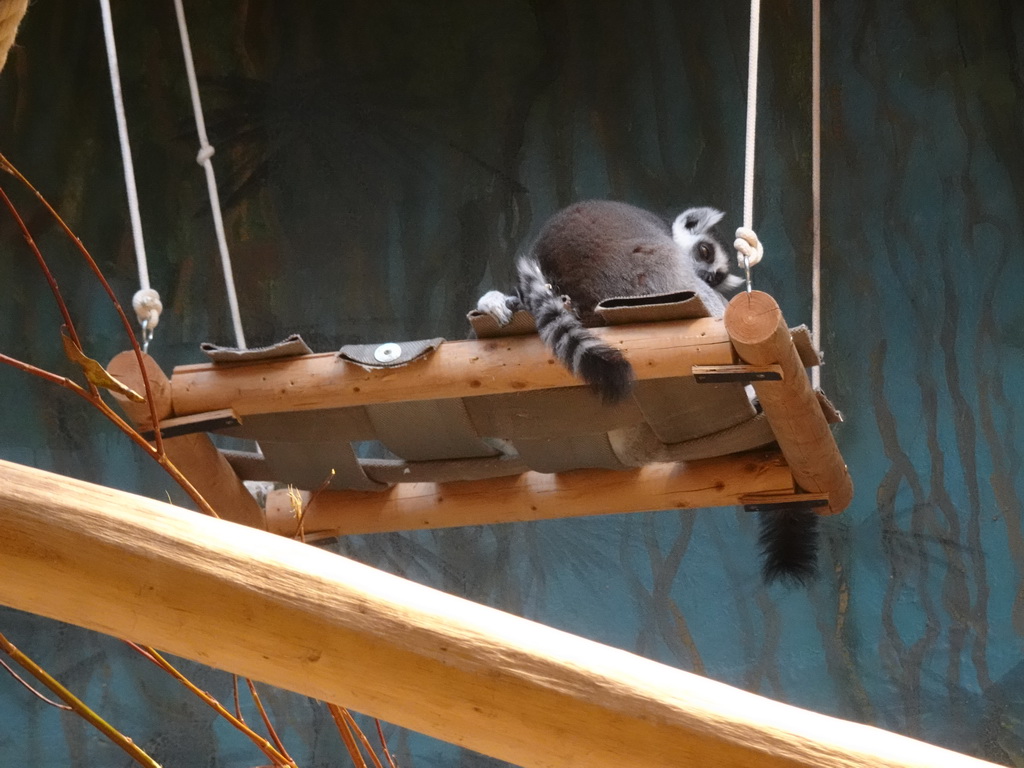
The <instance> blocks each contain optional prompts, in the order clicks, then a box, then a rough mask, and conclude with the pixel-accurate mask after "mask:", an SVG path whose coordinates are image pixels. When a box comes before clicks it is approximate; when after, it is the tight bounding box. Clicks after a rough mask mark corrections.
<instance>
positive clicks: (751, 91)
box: [741, 0, 761, 291]
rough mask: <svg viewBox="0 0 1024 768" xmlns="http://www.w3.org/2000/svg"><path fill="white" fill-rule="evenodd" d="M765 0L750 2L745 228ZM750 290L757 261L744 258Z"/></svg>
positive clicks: (749, 216) (750, 215)
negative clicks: (753, 268)
mask: <svg viewBox="0 0 1024 768" xmlns="http://www.w3.org/2000/svg"><path fill="white" fill-rule="evenodd" d="M760 29H761V0H751V2H750V47H749V51H748V54H747V139H746V151H745V153H744V161H743V163H744V164H743V228H744V229H748V230H752V229H753V228H754V143H755V137H756V132H757V58H758V56H757V53H758V49H759V47H760V39H761V35H760ZM741 256H742V258H741V261H742V262H743V268H744V270H745V271H746V278H747V290H748V291H750V290H751V287H752V286H751V282H750V268H751V267H752V266H753V260H752V259H750V258H749V257H747V256H746V255H742V254H741Z"/></svg>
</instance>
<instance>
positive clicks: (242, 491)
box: [107, 352, 267, 528]
mask: <svg viewBox="0 0 1024 768" xmlns="http://www.w3.org/2000/svg"><path fill="white" fill-rule="evenodd" d="M143 362H144V364H145V366H146V373H147V374H148V376H149V381H150V386H151V387H152V389H153V399H154V401H155V403H156V410H157V418H158V419H160V420H161V421H163V420H164V419H166V418H168V417H170V416H173V415H174V412H173V404H172V402H171V382H170V380H169V379H168V378H167V375H166V374H165V373H164V372H163V371H162V370H161V369H160V366H159V365H157V363H156V361H155V360H154V359H153V358H152V357H150V356H149V355H145V356H143ZM107 371H109V373H110V375H112V376H113V377H115V378H116V379H118V380H119V381H121V382H122V383H124V384H127V385H128V386H129V387H131V388H132V389H134V390H135V391H136V392H139V393H140V394H141V393H144V392H145V391H146V390H145V386H144V384H143V381H142V374H141V373H140V372H139V366H138V361H137V360H136V358H135V353H134V352H121V353H119V354H118V355H116V356H115V357H114V359H113V360H111V361H110V363H109V364H108V365H107ZM115 397H116V399H117V401H118V403H119V404H120V406H121V409H122V410H123V411H124V413H125V415H126V416H127V417H128V420H129V421H131V422H132V423H133V424H134V425H135V427H136V428H138V429H139V430H140V431H144V430H147V429H150V428H152V426H153V424H152V419H151V417H150V410H149V405H148V404H146V403H133V402H131V401H130V400H128V399H127V398H125V397H121V396H115ZM163 442H164V451H165V452H166V453H167V457H168V458H169V459H170V460H171V462H172V463H173V464H174V465H175V466H176V467H177V468H178V469H179V470H180V471H181V473H182V474H183V475H185V477H187V478H188V480H189V482H190V483H192V485H194V486H195V488H196V490H197V491H199V493H201V494H202V495H203V498H204V499H206V500H207V501H208V502H209V503H210V506H212V507H213V508H214V510H215V511H216V512H217V514H218V515H220V516H221V517H222V518H224V519H226V520H232V521H234V522H236V523H242V524H243V525H251V526H254V527H256V528H266V525H267V524H266V519H265V515H264V514H263V510H262V509H260V506H259V504H257V503H256V500H255V499H254V498H253V497H252V494H250V493H249V491H247V490H246V488H245V486H244V485H243V484H242V481H241V480H239V479H238V476H237V475H236V474H235V471H234V470H233V469H232V468H231V465H230V464H228V462H227V459H225V458H224V456H223V455H221V453H220V451H218V450H217V447H216V446H215V445H214V444H213V441H211V440H210V437H209V435H207V434H206V433H203V432H197V433H193V434H190V435H182V436H180V437H171V438H166V439H165V440H164V441H163Z"/></svg>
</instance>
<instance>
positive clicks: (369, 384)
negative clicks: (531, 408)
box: [172, 318, 734, 417]
mask: <svg viewBox="0 0 1024 768" xmlns="http://www.w3.org/2000/svg"><path fill="white" fill-rule="evenodd" d="M593 330H594V332H595V333H597V334H598V335H600V336H602V337H603V338H604V340H605V341H606V342H608V343H609V344H611V345H613V346H615V347H618V348H620V349H623V350H624V351H626V353H627V357H628V358H629V360H630V362H631V363H632V364H633V368H634V370H635V372H636V376H637V378H639V379H656V378H665V377H671V376H689V375H690V371H691V368H692V366H694V365H724V364H728V363H732V362H734V359H733V351H732V347H731V345H730V344H729V338H728V336H727V335H726V333H725V328H724V326H723V325H722V321H721V319H716V318H702V319H699V320H686V321H680V322H676V323H658V324H657V325H655V326H650V325H647V326H644V325H634V326H627V325H622V326H613V327H610V328H595V329H593ZM172 382H173V384H172V397H173V403H174V413H175V415H177V416H186V415H188V414H192V413H204V412H206V411H216V410H220V409H221V408H233V409H234V411H235V413H237V414H238V415H239V416H242V417H244V416H246V415H249V414H254V413H275V412H279V411H299V410H314V409H319V408H336V407H342V406H348V405H366V404H369V403H390V402H400V401H406V400H432V399H435V398H453V397H472V396H474V395H493V394H502V393H508V392H521V391H524V390H534V389H549V388H553V387H575V386H581V385H582V382H581V381H580V380H579V379H577V378H575V377H574V376H573V375H572V374H571V373H569V371H568V370H566V369H565V368H564V367H563V366H561V365H558V364H556V363H555V361H554V359H553V358H552V356H551V352H550V351H549V350H548V349H547V347H545V346H544V342H542V341H541V340H540V338H539V337H538V336H536V335H529V336H508V337H503V338H498V339H480V340H471V341H449V342H445V343H444V344H442V345H441V346H440V347H438V348H437V349H436V350H435V351H434V352H432V353H430V354H429V355H426V356H425V357H424V358H423V359H420V360H414V361H412V362H410V363H409V364H408V365H406V366H404V367H401V368H383V369H374V370H367V369H365V368H362V367H360V366H359V365H356V364H354V363H349V362H345V361H344V360H342V359H340V358H338V357H337V356H335V355H334V354H319V355H307V356H304V357H298V358H290V359H287V360H273V361H266V362H260V363H250V364H244V363H243V364H234V365H225V364H205V365H183V366H178V367H177V368H175V369H174V374H173V377H172Z"/></svg>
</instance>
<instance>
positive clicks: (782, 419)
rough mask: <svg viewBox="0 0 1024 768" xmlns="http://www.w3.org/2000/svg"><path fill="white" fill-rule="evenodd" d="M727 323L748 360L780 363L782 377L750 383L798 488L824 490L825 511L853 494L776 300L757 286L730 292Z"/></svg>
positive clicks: (840, 508) (838, 507) (839, 508)
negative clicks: (735, 293) (749, 289)
mask: <svg viewBox="0 0 1024 768" xmlns="http://www.w3.org/2000/svg"><path fill="white" fill-rule="evenodd" d="M725 327H726V329H727V330H728V332H729V338H731V339H732V343H733V346H734V347H735V348H736V352H737V353H738V354H739V356H740V357H741V358H742V359H743V360H744V361H745V362H747V363H749V364H750V365H779V366H781V367H782V381H760V382H754V391H755V392H756V393H757V398H758V400H759V401H760V403H761V407H762V408H764V414H765V416H766V417H767V418H768V422H769V423H770V424H771V425H772V431H774V432H775V438H776V440H777V441H778V443H779V448H780V449H781V450H782V455H783V456H785V457H786V462H787V463H788V464H789V466H790V469H791V470H792V472H793V478H794V480H795V481H796V484H797V485H798V486H799V487H800V489H801V490H804V491H808V492H810V493H822V494H828V497H829V505H828V507H827V508H824V507H823V508H822V509H827V511H828V512H830V513H833V514H834V513H836V512H842V511H843V510H844V509H846V507H848V506H849V504H850V501H851V500H852V499H853V481H852V480H851V479H850V473H849V472H848V471H847V469H846V464H845V463H844V462H843V457H842V455H841V454H840V453H839V447H838V446H837V445H836V441H835V438H834V437H833V436H832V431H831V430H830V429H829V426H828V423H827V422H826V421H825V417H824V415H823V414H822V412H821V407H820V406H819V405H818V401H817V398H816V396H815V394H814V391H813V390H812V389H811V383H810V381H809V380H808V378H807V372H806V371H805V370H804V367H803V363H802V362H801V361H800V356H799V355H798V354H797V351H796V347H794V346H793V340H792V338H791V336H790V332H789V328H788V327H787V326H786V321H785V318H783V316H782V311H781V310H780V309H779V305H778V304H777V303H776V302H775V299H773V298H772V297H771V296H769V295H768V294H767V293H762V292H761V291H751V292H749V293H741V294H739V295H737V296H734V297H733V299H732V300H731V301H730V302H729V306H728V307H726V310H725Z"/></svg>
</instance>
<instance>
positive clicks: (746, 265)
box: [743, 254, 754, 293]
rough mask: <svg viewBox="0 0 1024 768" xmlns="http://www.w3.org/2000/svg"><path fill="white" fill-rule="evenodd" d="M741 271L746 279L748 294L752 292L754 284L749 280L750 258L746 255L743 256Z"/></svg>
mask: <svg viewBox="0 0 1024 768" xmlns="http://www.w3.org/2000/svg"><path fill="white" fill-rule="evenodd" d="M743 271H744V273H745V274H746V277H747V293H750V292H751V291H753V290H754V283H753V281H751V279H750V258H749V257H748V256H747V255H746V254H744V255H743Z"/></svg>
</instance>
